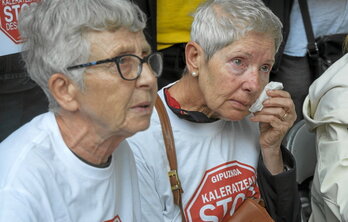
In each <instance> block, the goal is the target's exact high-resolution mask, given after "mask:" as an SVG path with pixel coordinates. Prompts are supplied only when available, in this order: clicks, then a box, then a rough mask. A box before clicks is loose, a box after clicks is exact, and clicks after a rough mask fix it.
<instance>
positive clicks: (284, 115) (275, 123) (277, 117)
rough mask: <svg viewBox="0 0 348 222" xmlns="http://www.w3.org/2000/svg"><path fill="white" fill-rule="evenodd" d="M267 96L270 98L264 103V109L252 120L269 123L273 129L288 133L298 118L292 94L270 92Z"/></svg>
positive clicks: (276, 91)
mask: <svg viewBox="0 0 348 222" xmlns="http://www.w3.org/2000/svg"><path fill="white" fill-rule="evenodd" d="M267 95H268V96H269V98H268V99H267V100H265V101H264V102H263V106H264V108H263V109H262V110H261V111H260V112H257V113H255V115H254V117H252V118H251V120H252V121H257V122H263V123H269V124H270V125H271V126H272V127H274V128H278V129H279V130H281V131H283V132H284V131H285V132H286V131H287V130H288V129H289V128H290V127H291V126H292V125H293V123H294V122H295V120H296V118H297V116H296V112H295V105H294V103H293V101H292V99H291V96H290V94H289V93H288V92H286V91H283V90H269V91H267Z"/></svg>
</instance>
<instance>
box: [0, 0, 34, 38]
mask: <svg viewBox="0 0 348 222" xmlns="http://www.w3.org/2000/svg"><path fill="white" fill-rule="evenodd" d="M38 1H39V0H1V2H0V30H1V31H2V32H3V33H4V34H5V35H7V37H9V38H10V39H11V40H12V41H13V42H14V43H15V44H19V43H21V42H22V40H21V38H20V35H19V31H18V14H19V12H20V11H21V10H22V9H23V8H25V7H28V6H29V5H30V4H31V3H34V2H38Z"/></svg>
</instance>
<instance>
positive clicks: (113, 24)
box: [19, 0, 146, 111]
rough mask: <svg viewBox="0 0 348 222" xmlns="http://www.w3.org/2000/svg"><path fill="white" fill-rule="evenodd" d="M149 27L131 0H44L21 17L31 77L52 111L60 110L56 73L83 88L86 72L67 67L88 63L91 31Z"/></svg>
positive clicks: (24, 51)
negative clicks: (53, 84)
mask: <svg viewBox="0 0 348 222" xmlns="http://www.w3.org/2000/svg"><path fill="white" fill-rule="evenodd" d="M145 24H146V17H145V14H144V13H143V12H142V11H141V10H140V9H139V8H138V7H137V6H135V5H134V4H133V3H131V2H130V1H129V0H41V1H40V2H38V3H32V5H30V7H28V8H27V9H23V10H22V11H21V13H20V18H19V29H20V33H21V36H22V38H23V40H24V44H23V53H22V56H23V60H24V61H25V64H26V67H27V70H28V73H29V75H30V77H31V78H32V79H33V80H34V81H35V82H36V83H38V85H39V86H40V87H41V88H42V89H43V91H44V92H45V93H46V95H47V97H48V100H49V108H50V110H51V111H57V110H58V108H59V105H58V103H57V102H56V101H55V99H54V98H53V96H52V95H51V93H50V91H49V89H48V84H47V83H48V80H49V78H50V77H51V75H52V74H54V73H64V74H65V75H66V76H68V77H69V78H70V79H72V80H73V81H74V82H76V84H78V85H79V86H80V87H81V88H83V75H82V73H83V71H84V69H78V70H74V71H68V70H67V67H69V66H72V65H76V64H80V63H85V62H87V60H88V57H89V55H90V46H89V43H88V41H87V37H86V36H87V35H86V34H87V33H88V32H89V31H91V30H94V31H106V30H107V31H115V30H117V29H119V28H121V27H125V28H127V29H128V30H130V31H132V32H138V31H142V30H143V29H144V28H145Z"/></svg>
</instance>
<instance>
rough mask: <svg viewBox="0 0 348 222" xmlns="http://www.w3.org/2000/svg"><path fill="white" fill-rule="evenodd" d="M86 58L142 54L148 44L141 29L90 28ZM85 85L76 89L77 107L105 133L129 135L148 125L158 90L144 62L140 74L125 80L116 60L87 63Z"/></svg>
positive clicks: (98, 58)
mask: <svg viewBox="0 0 348 222" xmlns="http://www.w3.org/2000/svg"><path fill="white" fill-rule="evenodd" d="M88 40H89V41H90V43H91V55H90V58H89V61H97V60H101V59H108V58H113V57H115V56H119V55H123V54H134V55H137V56H139V57H140V58H144V57H145V56H146V55H148V54H150V46H149V45H148V43H147V42H146V40H145V37H144V35H143V33H142V32H137V33H134V32H130V31H128V30H126V29H119V30H117V31H114V32H108V31H103V32H92V33H89V34H88ZM84 81H85V89H84V90H83V91H81V92H79V102H80V111H81V113H82V115H84V116H85V117H86V119H88V121H90V122H91V123H92V125H93V126H95V128H96V131H97V132H103V133H104V134H106V135H123V136H130V135H132V134H134V133H136V132H137V131H140V130H144V129H146V128H148V126H149V123H150V115H151V112H152V109H153V105H154V102H155V98H156V95H157V94H156V92H157V79H156V77H155V76H154V75H153V73H152V71H151V69H150V67H149V66H148V64H147V63H144V64H143V69H142V73H141V75H140V77H139V78H138V79H136V80H132V81H127V80H124V79H122V78H121V76H120V74H119V73H118V70H117V67H116V64H115V63H106V64H100V65H96V66H91V67H88V68H87V69H86V71H85V76H84Z"/></svg>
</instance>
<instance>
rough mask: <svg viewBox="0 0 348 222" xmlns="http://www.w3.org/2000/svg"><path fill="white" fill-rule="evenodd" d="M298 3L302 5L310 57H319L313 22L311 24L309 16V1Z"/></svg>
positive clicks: (304, 0) (303, 0) (302, 0)
mask: <svg viewBox="0 0 348 222" xmlns="http://www.w3.org/2000/svg"><path fill="white" fill-rule="evenodd" d="M298 3H299V5H300V10H301V14H302V20H303V25H304V27H305V31H306V36H307V41H308V45H307V49H308V55H309V56H310V57H313V56H318V55H319V50H318V46H317V43H316V42H315V38H314V33H313V28H312V22H311V17H310V15H309V10H308V3H307V0H298Z"/></svg>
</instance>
